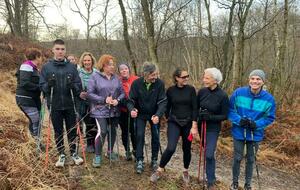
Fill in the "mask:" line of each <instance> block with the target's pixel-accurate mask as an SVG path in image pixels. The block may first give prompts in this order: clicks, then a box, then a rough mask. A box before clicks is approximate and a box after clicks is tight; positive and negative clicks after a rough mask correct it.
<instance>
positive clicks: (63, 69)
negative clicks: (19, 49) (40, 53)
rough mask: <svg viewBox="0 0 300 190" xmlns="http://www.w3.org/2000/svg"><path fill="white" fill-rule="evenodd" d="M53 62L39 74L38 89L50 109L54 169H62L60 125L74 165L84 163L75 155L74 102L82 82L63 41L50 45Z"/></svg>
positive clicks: (62, 145) (49, 62)
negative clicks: (56, 152)
mask: <svg viewBox="0 0 300 190" xmlns="http://www.w3.org/2000/svg"><path fill="white" fill-rule="evenodd" d="M52 51H53V53H54V58H53V59H51V60H49V61H48V62H47V63H46V64H45V65H44V66H43V68H42V70H41V76H40V87H41V89H42V91H43V92H44V93H45V95H46V97H47V103H48V107H49V108H51V113H50V114H51V115H50V116H51V121H52V124H53V127H54V133H55V142H56V146H57V150H58V152H59V154H60V155H59V159H58V161H57V162H56V164H55V166H56V167H64V163H65V152H64V150H65V147H64V140H63V131H64V127H63V121H65V124H66V130H67V136H68V141H69V146H70V152H71V157H72V159H73V161H74V162H75V164H76V165H79V164H81V163H82V162H83V160H82V158H80V157H79V156H78V155H77V153H76V145H75V139H76V127H75V124H76V113H75V110H74V103H75V102H74V99H75V98H77V97H78V96H79V93H80V91H81V80H80V78H79V75H78V72H77V70H76V68H75V67H74V65H73V64H71V63H70V62H69V61H68V60H67V59H66V58H65V54H66V47H65V44H64V41H63V40H61V39H57V40H55V41H54V43H53V49H52Z"/></svg>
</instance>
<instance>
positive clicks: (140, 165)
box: [136, 160, 144, 174]
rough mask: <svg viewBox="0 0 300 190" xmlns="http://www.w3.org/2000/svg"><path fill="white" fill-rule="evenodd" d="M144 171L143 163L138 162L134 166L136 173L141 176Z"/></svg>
mask: <svg viewBox="0 0 300 190" xmlns="http://www.w3.org/2000/svg"><path fill="white" fill-rule="evenodd" d="M143 171H144V162H143V161H142V160H139V161H138V162H137V164H136V173H138V174H141V173H142V172H143Z"/></svg>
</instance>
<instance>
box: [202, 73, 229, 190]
mask: <svg viewBox="0 0 300 190" xmlns="http://www.w3.org/2000/svg"><path fill="white" fill-rule="evenodd" d="M221 81H222V73H221V72H220V70H219V69H217V68H208V69H205V70H204V76H203V85H204V88H202V89H200V90H199V92H198V96H197V100H198V109H199V117H198V122H199V124H198V125H199V127H198V128H199V130H201V127H200V126H201V123H202V122H203V121H205V122H206V127H207V128H206V131H207V132H206V150H205V151H206V176H207V183H208V189H209V190H214V189H215V185H214V183H215V181H216V176H215V170H216V161H215V150H216V146H217V140H218V137H219V133H220V130H221V123H222V121H223V120H226V118H227V114H228V111H229V99H228V96H227V94H226V93H225V92H224V91H223V90H222V89H221V88H220V86H219V84H220V82H221ZM199 134H201V133H200V132H199Z"/></svg>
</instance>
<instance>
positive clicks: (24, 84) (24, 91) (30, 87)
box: [16, 64, 41, 110]
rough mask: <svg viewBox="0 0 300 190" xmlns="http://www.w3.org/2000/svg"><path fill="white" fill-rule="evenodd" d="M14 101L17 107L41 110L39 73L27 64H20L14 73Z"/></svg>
mask: <svg viewBox="0 0 300 190" xmlns="http://www.w3.org/2000/svg"><path fill="white" fill-rule="evenodd" d="M16 77H17V89H16V100H17V104H18V105H19V106H29V107H37V108H38V110H40V108H41V100H40V94H41V91H40V88H39V78H40V76H39V72H38V70H37V69H36V68H33V67H32V66H31V65H29V64H22V65H21V67H20V69H18V71H17V72H16Z"/></svg>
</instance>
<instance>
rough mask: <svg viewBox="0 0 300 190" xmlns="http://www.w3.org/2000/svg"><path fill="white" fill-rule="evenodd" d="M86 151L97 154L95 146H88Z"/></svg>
mask: <svg viewBox="0 0 300 190" xmlns="http://www.w3.org/2000/svg"><path fill="white" fill-rule="evenodd" d="M85 151H86V152H87V153H94V152H95V148H94V146H93V145H88V146H87V147H86V149H85Z"/></svg>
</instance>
